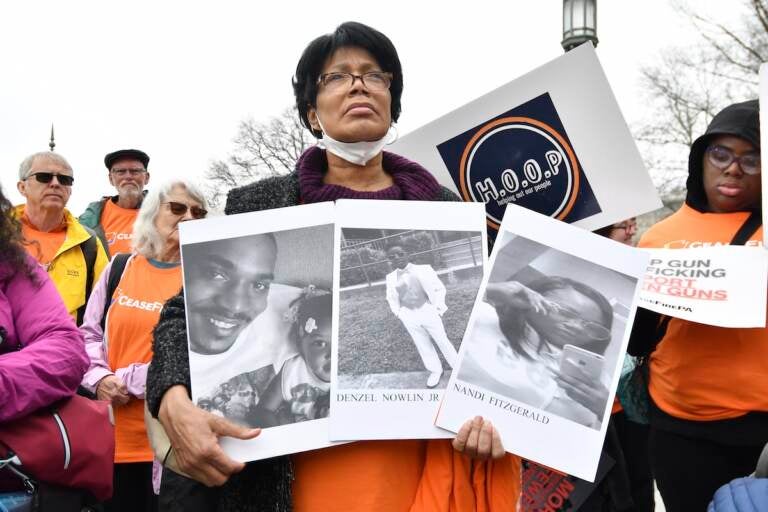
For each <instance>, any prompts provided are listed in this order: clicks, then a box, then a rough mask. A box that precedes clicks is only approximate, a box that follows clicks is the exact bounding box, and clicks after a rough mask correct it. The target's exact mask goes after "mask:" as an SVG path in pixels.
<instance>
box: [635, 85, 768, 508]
mask: <svg viewBox="0 0 768 512" xmlns="http://www.w3.org/2000/svg"><path fill="white" fill-rule="evenodd" d="M758 114H759V107H758V102H757V100H751V101H745V102H743V103H736V104H734V105H730V106H728V107H726V108H725V109H724V110H722V111H721V112H720V113H718V114H717V115H716V116H715V118H714V119H713V120H712V122H711V123H710V125H709V127H708V128H707V131H706V133H705V134H704V135H702V136H701V137H699V138H698V139H696V141H695V142H694V143H693V145H692V146H691V153H690V158H689V165H688V171H689V175H688V181H687V187H688V194H687V197H686V200H685V204H684V205H683V206H682V207H681V208H680V210H678V211H677V212H675V213H674V214H673V215H671V216H670V217H668V218H666V219H664V220H663V221H661V222H659V223H658V224H656V225H655V226H653V227H651V229H649V230H648V232H647V233H646V234H645V235H644V236H643V237H642V238H641V240H640V243H639V244H638V246H639V247H654V248H658V247H666V248H686V247H707V246H715V245H728V244H732V245H737V244H738V245H754V246H760V245H762V240H763V229H762V225H761V224H762V221H761V219H762V216H761V208H760V206H761V189H760V186H761V185H760V171H761V164H760V122H759V118H758ZM629 351H630V353H632V354H633V355H642V356H645V355H649V354H650V362H649V373H650V380H649V386H648V389H649V394H650V396H651V410H650V422H651V432H650V439H649V451H650V459H651V467H652V469H653V474H654V477H655V478H656V482H657V485H658V488H659V491H660V492H661V495H662V497H663V498H664V504H665V506H666V509H667V511H668V512H675V511H690V510H706V507H707V504H708V503H709V501H710V500H711V498H712V496H713V494H714V493H715V491H716V490H717V488H718V487H720V486H721V485H723V484H725V483H727V482H729V481H730V480H731V479H733V478H736V477H740V476H744V475H747V474H749V473H751V472H752V471H753V470H754V467H755V464H756V462H757V459H758V457H759V455H760V451H761V449H762V447H763V445H765V443H766V442H767V441H768V379H767V378H766V376H768V329H766V328H759V329H727V328H722V327H714V326H710V325H704V324H697V323H693V322H688V321H685V320H681V319H678V318H668V317H660V316H659V315H656V314H654V313H650V312H648V311H646V310H642V309H638V315H637V319H636V322H635V326H634V327H633V332H632V338H631V339H630V346H629Z"/></svg>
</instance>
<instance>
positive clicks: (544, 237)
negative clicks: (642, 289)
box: [436, 205, 648, 481]
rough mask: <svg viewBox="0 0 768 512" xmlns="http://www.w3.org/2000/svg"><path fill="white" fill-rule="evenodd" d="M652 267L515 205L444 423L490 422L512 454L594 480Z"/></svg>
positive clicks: (442, 414) (624, 249)
mask: <svg viewBox="0 0 768 512" xmlns="http://www.w3.org/2000/svg"><path fill="white" fill-rule="evenodd" d="M647 265H648V255H647V254H646V253H644V252H642V251H638V250H636V249H634V248H632V247H628V246H626V245H623V244H617V243H615V242H613V241H611V240H608V239H606V238H603V237H600V236H597V235H595V234H593V233H590V232H588V231H585V230H582V229H578V228H575V227H574V226H571V225H569V224H566V223H564V222H558V221H557V220H555V219H552V218H551V217H547V216H544V215H541V214H538V213H536V212H532V211H530V210H527V209H525V208H522V207H520V206H515V205H509V206H507V212H506V214H505V216H504V221H503V222H502V224H501V230H500V231H499V236H498V238H497V240H496V245H495V247H494V250H493V254H492V255H491V262H490V271H489V272H486V274H485V277H484V278H483V283H482V285H481V287H480V291H479V292H478V295H477V299H476V301H475V306H474V308H473V310H472V315H471V317H470V320H469V325H468V327H467V331H466V333H465V335H464V340H463V341H462V346H461V350H460V351H459V359H458V363H457V367H456V371H454V372H453V375H452V376H451V380H450V381H449V382H448V388H447V390H446V392H445V396H444V398H443V402H442V404H441V406H440V411H439V413H438V416H437V420H436V425H437V426H439V427H442V428H445V429H448V430H450V431H452V432H457V431H458V429H459V428H460V427H461V425H462V424H463V423H464V421H465V420H466V419H467V418H469V417H472V416H475V415H481V416H483V417H486V418H490V419H491V420H492V421H493V424H494V425H495V426H496V428H497V429H498V430H499V433H500V435H501V438H502V442H503V444H504V447H505V448H506V449H507V451H509V452H512V453H516V454H518V455H520V456H522V457H525V458H526V459H530V460H533V461H535V462H537V463H539V464H542V465H545V466H548V467H551V468H554V469H556V470H558V471H562V472H564V473H568V474H570V475H573V476H576V477H578V478H581V479H583V480H588V481H594V479H595V474H596V471H597V467H598V461H599V460H600V452H601V450H602V446H603V439H604V436H605V430H606V428H607V425H608V418H609V416H610V413H611V406H612V405H613V397H614V394H615V390H616V385H617V384H618V378H619V374H620V370H621V365H622V361H623V358H624V353H625V351H626V346H627V342H628V340H629V333H630V327H631V325H632V322H633V320H634V316H635V309H636V303H637V300H636V299H637V294H638V293H639V283H640V281H641V280H642V276H643V272H644V271H645V269H646V267H647Z"/></svg>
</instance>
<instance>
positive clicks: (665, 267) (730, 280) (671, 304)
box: [638, 245, 768, 327]
mask: <svg viewBox="0 0 768 512" xmlns="http://www.w3.org/2000/svg"><path fill="white" fill-rule="evenodd" d="M644 250H645V251H646V252H648V254H650V258H651V259H650V261H649V262H648V269H647V270H646V273H645V276H644V277H643V284H642V292H641V294H640V303H639V304H638V305H639V306H642V307H644V308H646V309H650V310H652V311H656V312H657V313H662V314H664V315H669V316H674V317H677V318H682V319H684V320H689V321H691V322H698V323H700V324H709V325H717V326H720V327H765V306H766V293H765V283H766V280H768V270H767V269H768V252H766V251H765V249H764V248H763V247H745V246H743V245H722V246H714V247H700V248H694V249H644Z"/></svg>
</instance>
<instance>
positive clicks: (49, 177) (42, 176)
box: [24, 172, 75, 187]
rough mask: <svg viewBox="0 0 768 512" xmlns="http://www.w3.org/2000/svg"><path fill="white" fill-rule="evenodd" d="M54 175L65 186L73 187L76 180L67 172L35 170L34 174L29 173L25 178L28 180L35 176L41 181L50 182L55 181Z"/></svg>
mask: <svg viewBox="0 0 768 512" xmlns="http://www.w3.org/2000/svg"><path fill="white" fill-rule="evenodd" d="M54 176H55V177H56V179H57V180H58V182H59V185H62V186H64V187H71V186H72V184H73V183H74V182H75V178H73V177H72V176H68V175H66V174H58V173H55V172H33V173H32V174H29V175H27V177H26V178H24V179H25V180H28V179H29V178H32V177H34V178H35V179H36V180H37V181H39V182H40V183H50V182H51V181H53V178H54Z"/></svg>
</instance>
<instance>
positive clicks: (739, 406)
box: [638, 205, 768, 421]
mask: <svg viewBox="0 0 768 512" xmlns="http://www.w3.org/2000/svg"><path fill="white" fill-rule="evenodd" d="M748 217H749V213H747V212H735V213H701V212H698V211H696V210H694V209H693V208H691V207H689V206H687V205H683V207H682V208H680V210H678V211H677V212H676V213H674V214H673V215H672V216H670V217H668V218H667V219H665V220H663V221H661V222H659V223H658V224H656V225H654V226H653V227H651V229H650V230H648V232H647V233H646V234H645V235H644V236H643V237H642V239H641V240H640V243H639V244H638V247H654V248H660V247H665V248H671V249H679V248H686V247H707V246H711V245H727V244H728V243H729V242H730V240H732V239H733V237H734V235H735V234H736V232H737V231H738V230H739V228H740V227H741V225H742V224H743V223H744V222H745V221H746V220H747V218H748ZM762 239H763V228H762V227H761V228H760V229H758V230H757V231H756V232H755V234H754V235H752V237H751V238H750V240H749V242H747V244H746V245H748V246H749V245H755V246H760V245H762ZM766 376H768V329H766V328H758V329H726V328H723V327H714V326H710V325H704V324H697V323H694V322H688V321H685V320H680V319H678V318H673V319H672V320H671V321H670V322H669V326H668V327H667V332H666V335H665V336H664V338H663V339H662V340H661V342H660V343H659V344H658V346H657V347H656V350H655V351H654V352H653V353H652V354H651V359H650V377H651V378H650V384H649V391H650V394H651V397H652V398H653V400H654V402H656V405H658V406H659V408H660V409H661V410H662V411H664V412H666V413H667V414H669V415H671V416H674V417H676V418H680V419H684V420H693V421H709V420H723V419H731V418H737V417H739V416H743V415H744V414H746V413H748V412H752V411H768V379H766Z"/></svg>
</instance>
